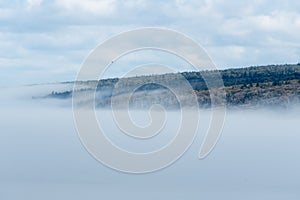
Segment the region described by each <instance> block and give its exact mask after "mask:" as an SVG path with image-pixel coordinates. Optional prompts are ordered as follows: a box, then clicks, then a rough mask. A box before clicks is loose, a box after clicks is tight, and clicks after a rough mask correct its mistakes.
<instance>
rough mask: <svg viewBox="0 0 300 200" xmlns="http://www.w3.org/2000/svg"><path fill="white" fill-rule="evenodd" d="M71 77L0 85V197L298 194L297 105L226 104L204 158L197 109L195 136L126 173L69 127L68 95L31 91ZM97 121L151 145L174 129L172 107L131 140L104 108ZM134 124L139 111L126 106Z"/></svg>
mask: <svg viewBox="0 0 300 200" xmlns="http://www.w3.org/2000/svg"><path fill="white" fill-rule="evenodd" d="M60 89H61V90H62V91H64V90H68V89H72V85H71V84H63V85H60V84H54V85H35V86H23V87H14V88H1V89H0V94H1V99H0V110H1V112H0V130H1V131H0V158H1V165H0V199H23V200H24V199H26V200H27V199H28V200H40V199H44V200H48V199H49V200H52V199H73V200H77V199H149V200H150V199H174V200H175V199H216V200H219V199H230V200H234V199H237V200H239V199H245V200H246V199H251V200H252V199H261V200H267V199H272V200H276V199H278V200H279V199H280V200H281V199H289V200H293V199H295V200H296V199H299V198H300V191H299V188H300V173H299V169H300V160H299V152H300V145H299V144H300V132H299V120H300V115H299V113H300V110H299V107H295V108H294V109H293V110H288V111H287V110H285V111H283V110H278V109H276V110H275V109H274V110H275V111H273V110H272V109H268V110H262V109H261V110H236V111H227V115H226V121H225V125H224V130H223V133H222V135H221V138H220V140H219V142H218V143H217V145H216V146H215V148H214V150H213V151H212V152H211V153H210V155H209V156H208V157H206V158H205V159H203V160H199V159H198V154H199V149H200V146H201V144H202V141H203V138H204V135H205V133H206V130H207V128H208V124H209V121H210V112H209V110H201V111H200V126H199V130H198V135H197V137H196V138H195V141H194V143H193V144H192V145H191V147H190V148H189V149H188V150H187V152H186V153H185V154H184V155H183V156H182V157H181V158H180V159H179V160H178V161H176V162H175V163H174V164H172V165H171V166H169V167H167V168H165V169H162V170H159V171H157V172H153V173H148V174H140V175H133V174H126V173H121V172H117V171H115V170H112V169H110V168H108V167H106V166H104V165H103V164H101V163H99V162H98V161H96V160H95V159H94V158H93V157H92V156H91V155H90V154H89V153H88V152H87V151H86V150H85V148H84V147H83V145H82V144H81V142H80V139H79V137H78V134H77V132H76V128H75V124H74V121H73V114H72V109H71V107H70V103H71V102H70V100H53V99H36V98H32V97H36V96H43V95H47V94H49V93H50V92H51V91H53V90H55V91H59V90H60ZM96 112H97V116H98V121H99V123H100V124H103V127H102V128H103V130H104V131H105V133H106V135H107V137H109V138H110V139H111V140H112V141H113V142H114V143H115V144H117V145H118V146H121V147H122V148H124V149H128V150H130V151H141V152H147V151H153V150H155V149H157V148H160V147H161V146H163V145H164V144H167V143H168V141H169V140H170V139H172V137H173V136H174V135H173V134H174V132H175V129H176V126H174V125H177V124H178V120H179V117H178V116H179V112H176V111H174V110H173V111H167V115H166V116H167V121H166V124H165V127H164V128H163V130H162V133H161V134H162V135H158V136H156V137H154V138H151V139H150V140H151V141H150V140H149V141H147V140H143V141H137V140H134V139H133V138H130V137H128V136H126V135H122V133H121V132H120V131H119V130H118V128H117V127H116V125H115V123H114V121H113V118H112V116H111V114H110V111H109V110H97V111H96ZM131 114H132V118H133V120H135V121H136V122H137V123H139V125H141V126H142V125H146V124H147V123H149V122H150V121H149V118H148V116H147V115H146V114H147V113H146V112H143V111H133V112H132V113H131Z"/></svg>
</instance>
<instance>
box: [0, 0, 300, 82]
mask: <svg viewBox="0 0 300 200" xmlns="http://www.w3.org/2000/svg"><path fill="white" fill-rule="evenodd" d="M299 7H300V2H298V1H292V0H290V1H284V2H282V1H279V0H274V1H270V0H260V1H258V0H254V1H253V0H252V1H250V0H246V1H238V2H237V1H222V0H210V1H208V0H199V1H197V0H189V1H188V0H177V1H170V0H167V1H158V0H155V1H147V0H120V1H116V0H102V1H94V0H86V1H81V0H60V1H58V0H55V1H50V0H27V1H9V0H4V1H1V2H0V45H1V46H0V61H1V63H0V65H1V66H0V73H1V74H5V76H4V79H2V80H1V82H0V84H2V83H4V82H12V81H14V78H13V74H14V73H18V74H20V76H19V80H18V81H19V82H20V83H28V82H29V83H30V82H31V81H32V80H33V79H34V78H32V77H31V76H30V78H27V77H26V76H23V77H22V73H24V74H27V72H28V71H34V72H35V73H38V70H40V73H38V74H43V80H45V82H51V80H52V78H53V74H54V73H55V72H60V71H65V73H70V74H69V77H74V76H75V75H76V73H77V70H78V69H79V67H80V65H81V63H82V62H83V60H84V59H85V58H86V57H87V55H88V53H89V52H90V51H91V50H92V49H94V48H95V47H96V46H97V44H99V43H101V42H103V41H104V40H106V39H108V38H110V37H111V36H113V35H116V34H118V33H120V32H123V31H128V30H130V29H132V28H138V27H145V26H156V27H166V28H171V29H175V30H178V31H182V32H183V33H185V34H187V35H189V36H191V37H192V38H194V39H195V40H196V41H197V42H199V43H200V44H201V45H202V46H203V47H204V48H206V49H207V51H208V53H209V54H210V55H211V57H212V59H213V60H214V62H215V63H216V65H217V66H218V67H229V66H249V65H259V64H272V63H279V62H284V63H296V62H299V56H298V55H300V54H299V51H300V50H299V46H300V36H299V34H298V33H299V32H300V13H299V11H298V8H299ZM4 69H5V71H3V70H4ZM63 69H66V70H63ZM47 74H48V75H47ZM62 74H64V73H62ZM55 76H57V77H59V74H58V73H56V74H55ZM65 77H66V76H65V74H64V75H62V76H61V80H62V81H63V79H64V78H65ZM41 79H42V78H41ZM58 79H59V78H58Z"/></svg>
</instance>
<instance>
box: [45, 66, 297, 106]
mask: <svg viewBox="0 0 300 200" xmlns="http://www.w3.org/2000/svg"><path fill="white" fill-rule="evenodd" d="M182 77H184V79H185V80H187V81H188V83H189V84H190V85H191V87H192V89H193V92H194V93H195V94H196V96H197V99H198V103H199V106H200V107H210V106H211V104H212V103H211V98H210V95H211V93H213V92H217V91H218V89H224V90H225V91H226V94H225V95H226V96H225V99H226V105H227V106H228V107H251V108H252V107H261V106H280V107H288V106H290V105H294V104H298V103H299V102H300V64H294V65H288V64H286V65H269V66H255V67H246V68H233V69H225V70H215V71H201V72H199V71H198V72H181V73H170V74H162V75H148V76H137V77H129V78H123V79H118V78H111V79H104V80H99V81H84V82H81V83H80V84H82V85H86V87H83V89H81V91H82V92H83V93H84V92H85V91H88V90H90V88H89V86H90V85H94V86H97V94H98V95H96V104H97V106H98V107H107V106H109V105H110V101H111V97H112V95H115V96H114V97H115V99H116V101H117V102H118V98H119V102H120V104H121V103H122V98H123V97H124V95H129V93H132V91H133V89H136V90H135V92H134V95H132V97H131V99H130V103H131V104H132V105H133V106H134V107H137V108H143V107H147V106H149V105H151V104H153V103H159V104H162V105H164V106H165V107H167V108H178V107H179V103H178V100H177V99H176V96H175V95H174V94H173V93H172V92H171V91H169V90H168V89H167V88H166V87H163V86H162V85H164V84H168V85H171V86H172V87H173V88H177V89H178V90H180V89H181V86H182V81H183V80H182ZM204 77H205V78H204ZM217 77H220V78H221V80H222V81H223V84H224V87H223V88H218V87H219V86H220V83H218V84H216V85H215V86H214V85H213V84H212V85H210V86H211V87H210V90H208V87H207V85H206V82H205V81H204V79H205V80H208V79H209V80H211V82H212V83H213V81H214V80H217ZM120 80H121V81H120ZM158 83H162V85H161V84H158ZM116 86H117V87H118V92H119V93H117V94H116V93H113V91H114V89H115V87H116ZM184 92H185V91H181V93H182V95H185V93H184ZM71 97H72V91H71V90H70V91H63V92H56V91H53V92H52V93H51V94H49V95H47V96H46V98H62V99H66V98H71ZM97 97H98V98H97ZM184 101H185V103H184V104H185V105H188V104H189V99H188V96H187V98H186V99H184ZM215 103H216V104H217V103H218V102H215ZM184 104H183V105H184Z"/></svg>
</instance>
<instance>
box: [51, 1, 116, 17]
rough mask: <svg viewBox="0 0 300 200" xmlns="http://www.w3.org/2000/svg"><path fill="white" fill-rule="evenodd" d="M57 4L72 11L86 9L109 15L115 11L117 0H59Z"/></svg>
mask: <svg viewBox="0 0 300 200" xmlns="http://www.w3.org/2000/svg"><path fill="white" fill-rule="evenodd" d="M56 4H57V5H58V6H61V7H62V8H64V9H66V10H69V11H71V12H78V11H79V12H80V11H85V12H89V13H92V14H96V15H101V16H107V15H111V14H113V13H114V11H115V7H116V1H115V0H85V1H82V0H57V1H56Z"/></svg>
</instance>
